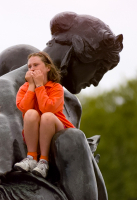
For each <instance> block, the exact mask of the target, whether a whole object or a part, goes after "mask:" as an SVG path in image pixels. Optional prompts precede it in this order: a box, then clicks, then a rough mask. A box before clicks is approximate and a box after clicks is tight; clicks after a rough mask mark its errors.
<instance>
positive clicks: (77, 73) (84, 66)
mask: <svg viewBox="0 0 137 200" xmlns="http://www.w3.org/2000/svg"><path fill="white" fill-rule="evenodd" d="M110 67H111V65H109V64H108V65H106V66H105V67H101V66H100V65H99V62H94V63H81V62H80V61H79V60H73V61H72V62H71V63H70V64H69V67H68V74H67V76H65V77H64V79H63V86H65V87H66V88H67V89H68V90H69V91H70V92H71V93H73V94H78V93H79V92H80V91H81V89H85V88H86V87H90V85H92V84H93V85H94V86H97V85H98V83H99V82H100V80H101V79H102V77H103V75H104V74H105V73H106V72H107V71H108V70H109V69H110Z"/></svg>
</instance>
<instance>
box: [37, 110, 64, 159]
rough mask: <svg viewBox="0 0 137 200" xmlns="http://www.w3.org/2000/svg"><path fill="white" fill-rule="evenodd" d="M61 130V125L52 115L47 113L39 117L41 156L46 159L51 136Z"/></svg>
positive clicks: (62, 127)
mask: <svg viewBox="0 0 137 200" xmlns="http://www.w3.org/2000/svg"><path fill="white" fill-rule="evenodd" d="M63 129H64V125H63V123H62V122H61V121H60V120H59V119H58V118H57V117H56V116H55V115H54V114H53V113H50V112H47V113H44V114H43V115H42V116H41V121H40V139H39V142H40V150H41V155H42V156H47V157H48V155H49V150H50V143H51V140H52V137H53V135H54V134H55V133H56V132H58V131H60V130H63Z"/></svg>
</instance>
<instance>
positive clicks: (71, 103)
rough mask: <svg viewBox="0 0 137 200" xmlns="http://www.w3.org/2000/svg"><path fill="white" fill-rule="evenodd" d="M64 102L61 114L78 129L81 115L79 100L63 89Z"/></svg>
mask: <svg viewBox="0 0 137 200" xmlns="http://www.w3.org/2000/svg"><path fill="white" fill-rule="evenodd" d="M64 102H65V103H64V110H63V113H64V114H65V116H66V118H67V119H68V120H69V121H70V122H71V123H73V125H74V126H75V127H76V128H79V126H80V119H81V113H82V107H81V103H80V101H79V99H78V98H77V97H76V96H75V95H74V94H72V93H70V92H69V91H68V90H66V89H65V88H64Z"/></svg>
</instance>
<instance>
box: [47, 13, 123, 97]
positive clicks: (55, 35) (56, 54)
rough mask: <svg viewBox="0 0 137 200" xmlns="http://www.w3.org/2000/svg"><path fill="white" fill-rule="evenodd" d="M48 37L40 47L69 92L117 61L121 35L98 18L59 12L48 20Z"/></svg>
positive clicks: (95, 79)
mask: <svg viewBox="0 0 137 200" xmlns="http://www.w3.org/2000/svg"><path fill="white" fill-rule="evenodd" d="M50 28H51V34H52V40H51V41H49V42H48V43H47V48H46V49H44V50H45V51H47V52H48V53H49V55H50V56H51V57H52V59H53V61H54V62H55V65H57V66H58V67H59V68H60V70H61V73H62V77H63V78H62V84H63V85H64V86H65V87H66V88H67V89H68V90H69V91H70V92H71V93H74V94H76V93H79V92H80V91H81V89H83V88H85V87H87V86H90V85H91V84H93V85H94V86H97V85H98V84H99V82H100V80H101V79H102V77H103V75H104V74H105V73H106V72H107V71H109V70H111V69H113V68H114V67H115V66H116V65H117V64H118V63H119V61H120V56H119V53H120V52H121V50H122V48H123V45H122V41H123V36H122V35H118V36H115V35H114V34H113V32H112V31H111V30H110V28H109V26H107V25H106V24H105V23H104V22H102V21H101V20H99V19H97V18H95V17H92V16H89V15H77V14H76V13H71V12H63V13H60V14H58V15H56V16H55V17H54V18H53V19H52V20H51V21H50Z"/></svg>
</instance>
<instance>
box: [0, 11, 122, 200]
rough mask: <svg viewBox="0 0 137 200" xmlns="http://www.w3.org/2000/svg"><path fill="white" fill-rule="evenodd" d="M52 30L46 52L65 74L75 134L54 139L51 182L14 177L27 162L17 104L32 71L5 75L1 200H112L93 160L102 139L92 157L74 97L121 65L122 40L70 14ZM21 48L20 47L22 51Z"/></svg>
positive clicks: (0, 101) (0, 96)
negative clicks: (18, 164) (20, 164)
mask: <svg viewBox="0 0 137 200" xmlns="http://www.w3.org/2000/svg"><path fill="white" fill-rule="evenodd" d="M50 28H51V34H52V39H51V40H50V41H49V42H48V43H47V47H46V48H45V49H44V50H43V51H45V52H47V53H48V54H49V55H50V57H51V58H52V60H53V61H54V64H55V65H56V66H57V67H58V68H59V69H60V70H61V74H62V82H61V83H62V85H63V86H64V87H65V88H66V89H67V90H68V91H67V90H65V105H64V113H65V115H66V117H67V118H68V119H69V120H70V121H71V122H72V123H73V124H74V125H75V127H76V129H66V130H63V131H60V132H58V133H57V134H56V135H55V136H54V138H53V141H52V144H51V169H50V172H49V176H48V178H47V179H46V180H45V179H42V178H38V177H36V176H34V175H32V174H31V173H26V174H25V173H22V172H14V171H12V166H13V164H14V163H15V162H18V161H20V160H21V159H22V158H24V157H25V153H26V149H25V145H24V143H23V141H22V136H21V131H22V117H21V113H20V112H19V111H18V110H17V108H16V105H15V98H16V93H17V91H18V89H19V87H20V86H21V85H22V84H23V83H24V81H25V80H24V76H25V73H26V70H27V66H26V65H24V66H22V67H20V68H18V66H17V68H18V69H16V70H14V71H11V72H9V73H7V71H6V74H5V75H3V76H1V77H0V144H3V145H0V175H1V185H0V188H1V189H0V197H1V199H2V198H3V199H4V198H5V199H6V198H7V199H16V198H17V197H21V198H22V199H27V198H30V199H31V198H32V199H38V198H39V197H40V196H41V198H43V199H46V198H47V199H49V200H51V199H63V200H65V199H66V200H67V199H69V200H74V199H75V200H79V199H82V200H86V199H87V200H89V199H91V200H107V192H106V188H105V184H104V180H103V177H102V175H101V172H100V170H99V168H98V165H97V162H96V161H97V158H94V156H93V152H94V151H95V149H94V148H95V147H96V144H97V143H98V141H99V137H93V138H91V139H89V143H91V150H92V153H91V150H90V146H89V144H88V140H87V139H86V137H85V135H84V133H83V132H82V131H80V130H79V129H78V128H79V123H80V117H81V106H80V103H79V101H78V99H77V98H76V97H75V96H74V95H73V94H77V93H79V92H80V91H81V89H82V88H85V87H87V86H90V85H91V84H93V85H94V86H97V85H98V83H99V82H100V80H101V79H102V77H103V75H104V74H105V73H106V72H107V71H108V70H111V69H113V68H114V67H115V66H116V65H117V64H118V62H119V60H120V59H119V52H120V51H121V50H122V48H123V45H122V41H123V36H122V35H118V36H115V35H114V34H113V33H112V31H111V30H110V28H109V27H108V26H107V25H106V24H105V23H103V22H102V21H101V20H99V19H97V18H95V17H92V16H89V15H77V14H75V13H71V12H63V13H60V14H58V15H56V16H55V17H54V18H53V19H52V20H51V22H50ZM24 47H25V46H24ZM20 48H21V46H18V50H19V49H20ZM15 50H16V47H15V48H14V47H13V49H12V50H11V52H10V55H9V58H10V59H11V58H12V59H11V60H12V61H13V63H14V62H15V63H16V59H15V55H16V53H15ZM27 50H28V46H27V45H26V47H25V50H22V51H20V52H21V53H20V56H19V55H18V56H19V58H20V61H22V60H23V61H24V58H23V57H22V53H23V52H24V51H25V52H27ZM35 50H36V49H34V51H35ZM6 54H7V51H6V50H5V52H3V53H1V59H3V60H2V62H1V61H0V72H1V75H2V74H4V73H5V72H4V67H5V66H4V65H3V64H2V63H6V60H7V58H4V55H6ZM13 56H14V57H13ZM5 57H6V56H5ZM9 58H8V59H9ZM21 65H22V64H21ZM21 65H20V66H21ZM6 67H7V69H8V71H10V70H12V69H13V68H12V66H10V63H8V64H7V66H6ZM31 185H33V186H34V187H33V188H32V186H31ZM26 187H28V189H26ZM34 195H35V196H34Z"/></svg>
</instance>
